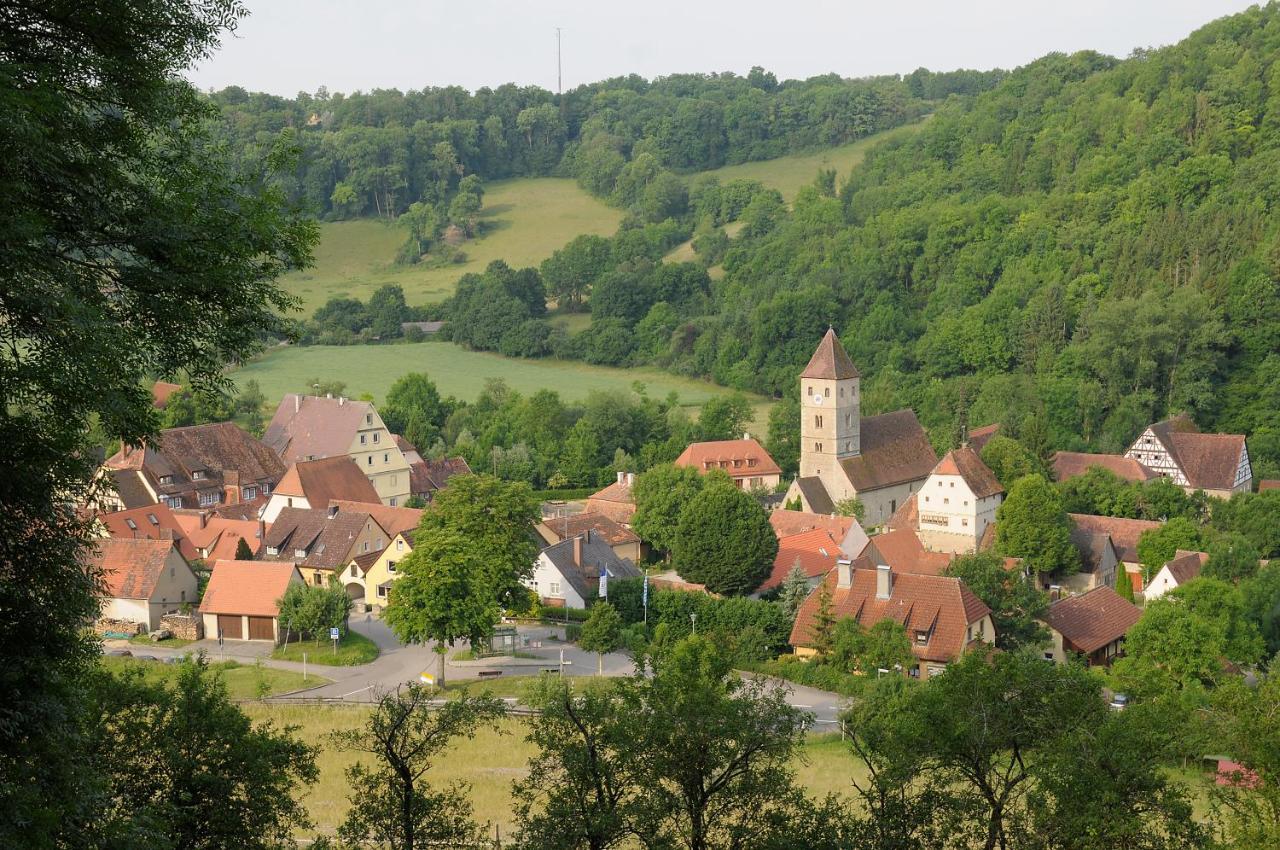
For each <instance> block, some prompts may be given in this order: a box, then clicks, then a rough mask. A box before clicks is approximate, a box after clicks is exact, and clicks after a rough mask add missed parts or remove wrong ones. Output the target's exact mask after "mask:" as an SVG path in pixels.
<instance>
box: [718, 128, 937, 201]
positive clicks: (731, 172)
mask: <svg viewBox="0 0 1280 850" xmlns="http://www.w3.org/2000/svg"><path fill="white" fill-rule="evenodd" d="M923 123H924V122H923V121H917V122H916V123H914V124H908V125H906V126H904V127H895V128H894V129H892V130H886V131H884V132H883V133H876V134H874V135H871V136H867V137H866V138H865V139H859V140H858V141H856V142H850V143H849V144H847V145H841V146H840V147H838V148H826V149H825V150H819V151H813V152H811V153H799V154H792V155H790V156H780V157H778V158H777V159H764V160H760V161H758V162H744V163H742V164H740V165H726V166H724V167H723V168H716V169H712V170H711V171H700V172H698V176H701V175H704V174H713V175H715V176H716V177H717V178H719V179H720V182H721V183H727V182H729V181H730V180H738V179H747V180H759V181H760V182H761V183H763V184H764V185H766V186H768V187H770V188H772V189H777V190H778V191H779V192H781V193H782V197H783V198H785V199H786V200H787V202H788V203H790V202H791V201H792V200H794V199H795V196H796V192H798V191H799V190H800V187H801V186H807V185H809V184H810V183H812V182H813V178H814V176H815V175H817V173H818V169H819V168H834V169H835V170H836V185H837V186H839V185H840V182H841V181H842V180H844V179H845V178H846V177H848V176H849V172H850V171H852V170H853V168H854V167H855V166H857V165H858V164H859V163H861V162H862V160H863V158H864V157H866V155H867V151H868V150H869V149H870V148H872V147H873V146H875V145H876V144H878V143H879V142H883V141H884V140H886V139H893V138H898V137H900V136H904V135H910V134H912V133H914V132H916V131H917V130H918V129H920V126H921V125H922V124H923Z"/></svg>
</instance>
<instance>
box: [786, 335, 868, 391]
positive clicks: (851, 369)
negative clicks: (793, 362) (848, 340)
mask: <svg viewBox="0 0 1280 850" xmlns="http://www.w3.org/2000/svg"><path fill="white" fill-rule="evenodd" d="M800 377H802V378H825V379H827V380H837V381H839V380H843V379H845V378H860V377H862V375H861V374H860V373H859V372H858V367H856V366H854V365H853V361H852V360H850V359H849V354H848V352H846V351H845V350H844V346H843V345H841V344H840V337H838V336H836V331H835V328H832V327H828V328H827V332H826V334H825V335H824V336H823V337H822V342H820V343H818V349H817V351H815V352H813V357H812V358H811V359H810V360H809V365H808V366H806V367H804V371H803V372H801V373H800Z"/></svg>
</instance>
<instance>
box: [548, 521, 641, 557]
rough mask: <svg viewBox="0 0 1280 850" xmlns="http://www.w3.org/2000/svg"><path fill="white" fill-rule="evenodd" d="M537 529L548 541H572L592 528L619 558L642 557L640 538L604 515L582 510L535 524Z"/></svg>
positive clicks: (551, 542) (549, 542)
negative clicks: (582, 511)
mask: <svg viewBox="0 0 1280 850" xmlns="http://www.w3.org/2000/svg"><path fill="white" fill-rule="evenodd" d="M534 530H535V531H537V532H538V536H539V537H541V538H542V540H543V542H545V543H547V544H555V543H559V542H560V541H561V540H569V539H571V538H574V537H578V536H579V535H582V534H586V533H587V532H588V531H590V532H591V534H592V536H594V537H597V538H599V539H600V540H602V541H604V542H605V543H607V544H609V546H610V547H611V548H612V549H613V551H614V553H615V554H616V555H617V556H618V557H619V558H627V559H628V560H630V561H632V562H633V563H634V562H636V561H639V560H640V552H641V542H640V537H639V536H638V535H637V534H636V533H635V532H634V531H632V530H631V529H629V528H626V527H625V526H622V525H619V524H618V523H616V522H614V521H613V520H611V519H609V518H608V517H607V516H605V515H604V514H593V513H580V514H565V515H564V516H560V517H555V518H544V519H543V520H542V522H540V523H538V524H537V525H536V526H534Z"/></svg>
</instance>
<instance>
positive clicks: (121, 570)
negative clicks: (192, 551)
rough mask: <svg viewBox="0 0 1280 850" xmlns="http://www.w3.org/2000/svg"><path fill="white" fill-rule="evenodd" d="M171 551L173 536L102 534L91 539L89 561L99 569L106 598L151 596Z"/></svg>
mask: <svg viewBox="0 0 1280 850" xmlns="http://www.w3.org/2000/svg"><path fill="white" fill-rule="evenodd" d="M172 551H173V541H172V540H142V539H137V540H135V539H131V538H130V539H124V538H119V539H118V538H114V537H104V538H101V539H98V540H95V541H94V543H93V548H92V549H91V550H90V552H89V554H88V561H89V563H90V564H91V565H93V566H95V567H98V568H100V569H101V572H102V579H103V582H104V583H105V585H106V595H107V596H108V597H109V598H112V599H150V598H151V595H152V594H153V593H155V592H156V584H157V582H159V581H160V576H161V575H163V574H164V567H165V560H166V559H167V558H168V557H169V553H170V552H172Z"/></svg>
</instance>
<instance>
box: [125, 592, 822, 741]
mask: <svg viewBox="0 0 1280 850" xmlns="http://www.w3.org/2000/svg"><path fill="white" fill-rule="evenodd" d="M351 628H352V630H353V631H356V632H358V633H360V634H362V635H364V636H365V637H367V638H369V639H370V640H372V641H373V642H374V643H376V644H377V645H378V649H379V650H380V654H379V656H378V658H377V659H375V660H374V661H372V662H370V663H369V664H361V665H358V666H355V667H329V666H324V665H321V664H308V665H307V672H308V673H309V674H315V675H318V676H322V677H324V678H326V679H330V680H331V682H330V683H329V684H326V685H322V686H319V687H314V688H310V689H308V690H305V691H301V692H296V695H297V696H306V697H314V698H325V699H344V700H347V701H352V702H365V701H371V700H372V699H373V697H374V694H376V693H377V692H379V691H383V690H390V689H392V688H395V687H397V686H398V685H401V684H404V683H406V682H416V681H418V677H419V675H420V674H421V673H423V672H424V671H429V672H431V673H432V674H436V673H437V672H438V670H439V656H438V655H437V654H436V653H435V651H434V646H433V645H431V644H428V645H426V646H405V645H404V644H401V643H400V642H399V641H398V640H396V638H395V635H393V634H392V633H391V630H390V629H389V628H387V625H386V624H385V623H383V622H382V620H380V619H379V618H377V617H372V616H370V617H364V616H356V617H353V618H352V621H351ZM562 631H563V630H562V629H559V628H556V627H551V626H519V627H518V633H519V635H520V637H521V638H522V639H527V640H528V642H529V645H528V646H526V647H524V648H522V649H521V650H520V651H521V653H523V654H528V655H531V656H535V657H534V658H493V659H487V660H483V661H467V662H446V666H445V677H446V679H447V680H449V681H456V680H458V679H476V678H478V677H479V673H480V671H481V670H502V671H503V673H504V675H508V676H519V675H532V674H535V673H537V672H538V671H539V670H542V669H547V668H552V667H555V668H557V669H558V668H559V665H560V660H561V652H563V658H564V661H565V667H564V673H565V675H570V676H594V675H595V674H596V662H597V658H596V654H595V653H593V652H584V651H583V650H581V649H579V648H578V647H576V646H574V645H572V644H562V643H560V642H559V641H558V640H555V637H556V636H557V635H559V634H561V633H562ZM116 645H117V644H116V643H115V642H112V646H113V647H114V646H116ZM118 645H119V646H121V647H123V648H127V649H128V650H129V651H131V652H133V653H134V655H151V656H154V657H157V658H164V657H170V656H182V655H185V654H187V653H190V652H193V651H200V650H203V651H204V652H205V653H207V654H208V656H209V658H210V659H212V660H215V661H217V660H221V659H223V658H225V659H227V660H235V661H240V662H242V663H248V664H252V663H256V662H259V661H261V663H262V664H264V665H266V666H268V667H275V668H279V669H282V670H294V671H297V672H301V671H302V667H303V665H302V664H301V663H300V662H295V661H278V660H276V659H273V658H270V657H269V656H270V654H271V650H272V646H271V645H270V644H269V643H262V642H255V641H226V642H225V644H224V645H223V646H222V647H219V646H218V642H217V641H216V640H204V641H199V642H197V643H194V644H190V645H188V646H186V647H183V648H181V649H165V648H161V647H141V646H137V645H131V644H127V643H123V642H122V643H119V644H118ZM465 648H466V645H465V643H464V644H460V645H459V646H458V647H456V648H455V649H454V650H451V652H450V654H453V653H454V652H456V651H457V650H458V649H465ZM633 672H635V665H634V664H632V662H631V659H630V657H629V656H627V655H625V654H623V653H620V652H614V653H609V654H607V655H605V657H604V673H605V675H606V676H629V675H631V674H632V673H633ZM775 681H777V683H778V685H779V686H780V687H785V688H787V689H788V690H789V691H790V694H789V697H788V699H787V702H788V703H790V704H791V705H793V706H795V707H796V708H799V709H802V710H803V711H807V712H809V713H810V714H812V715H813V716H814V724H815V728H816V729H817V730H819V731H822V730H831V729H835V728H836V724H837V722H838V715H839V711H840V707H841V704H842V702H843V697H840V696H839V695H837V694H833V693H830V692H828V691H820V690H818V689H816V688H809V687H805V686H803V685H796V684H792V683H790V682H783V681H781V680H775Z"/></svg>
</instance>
